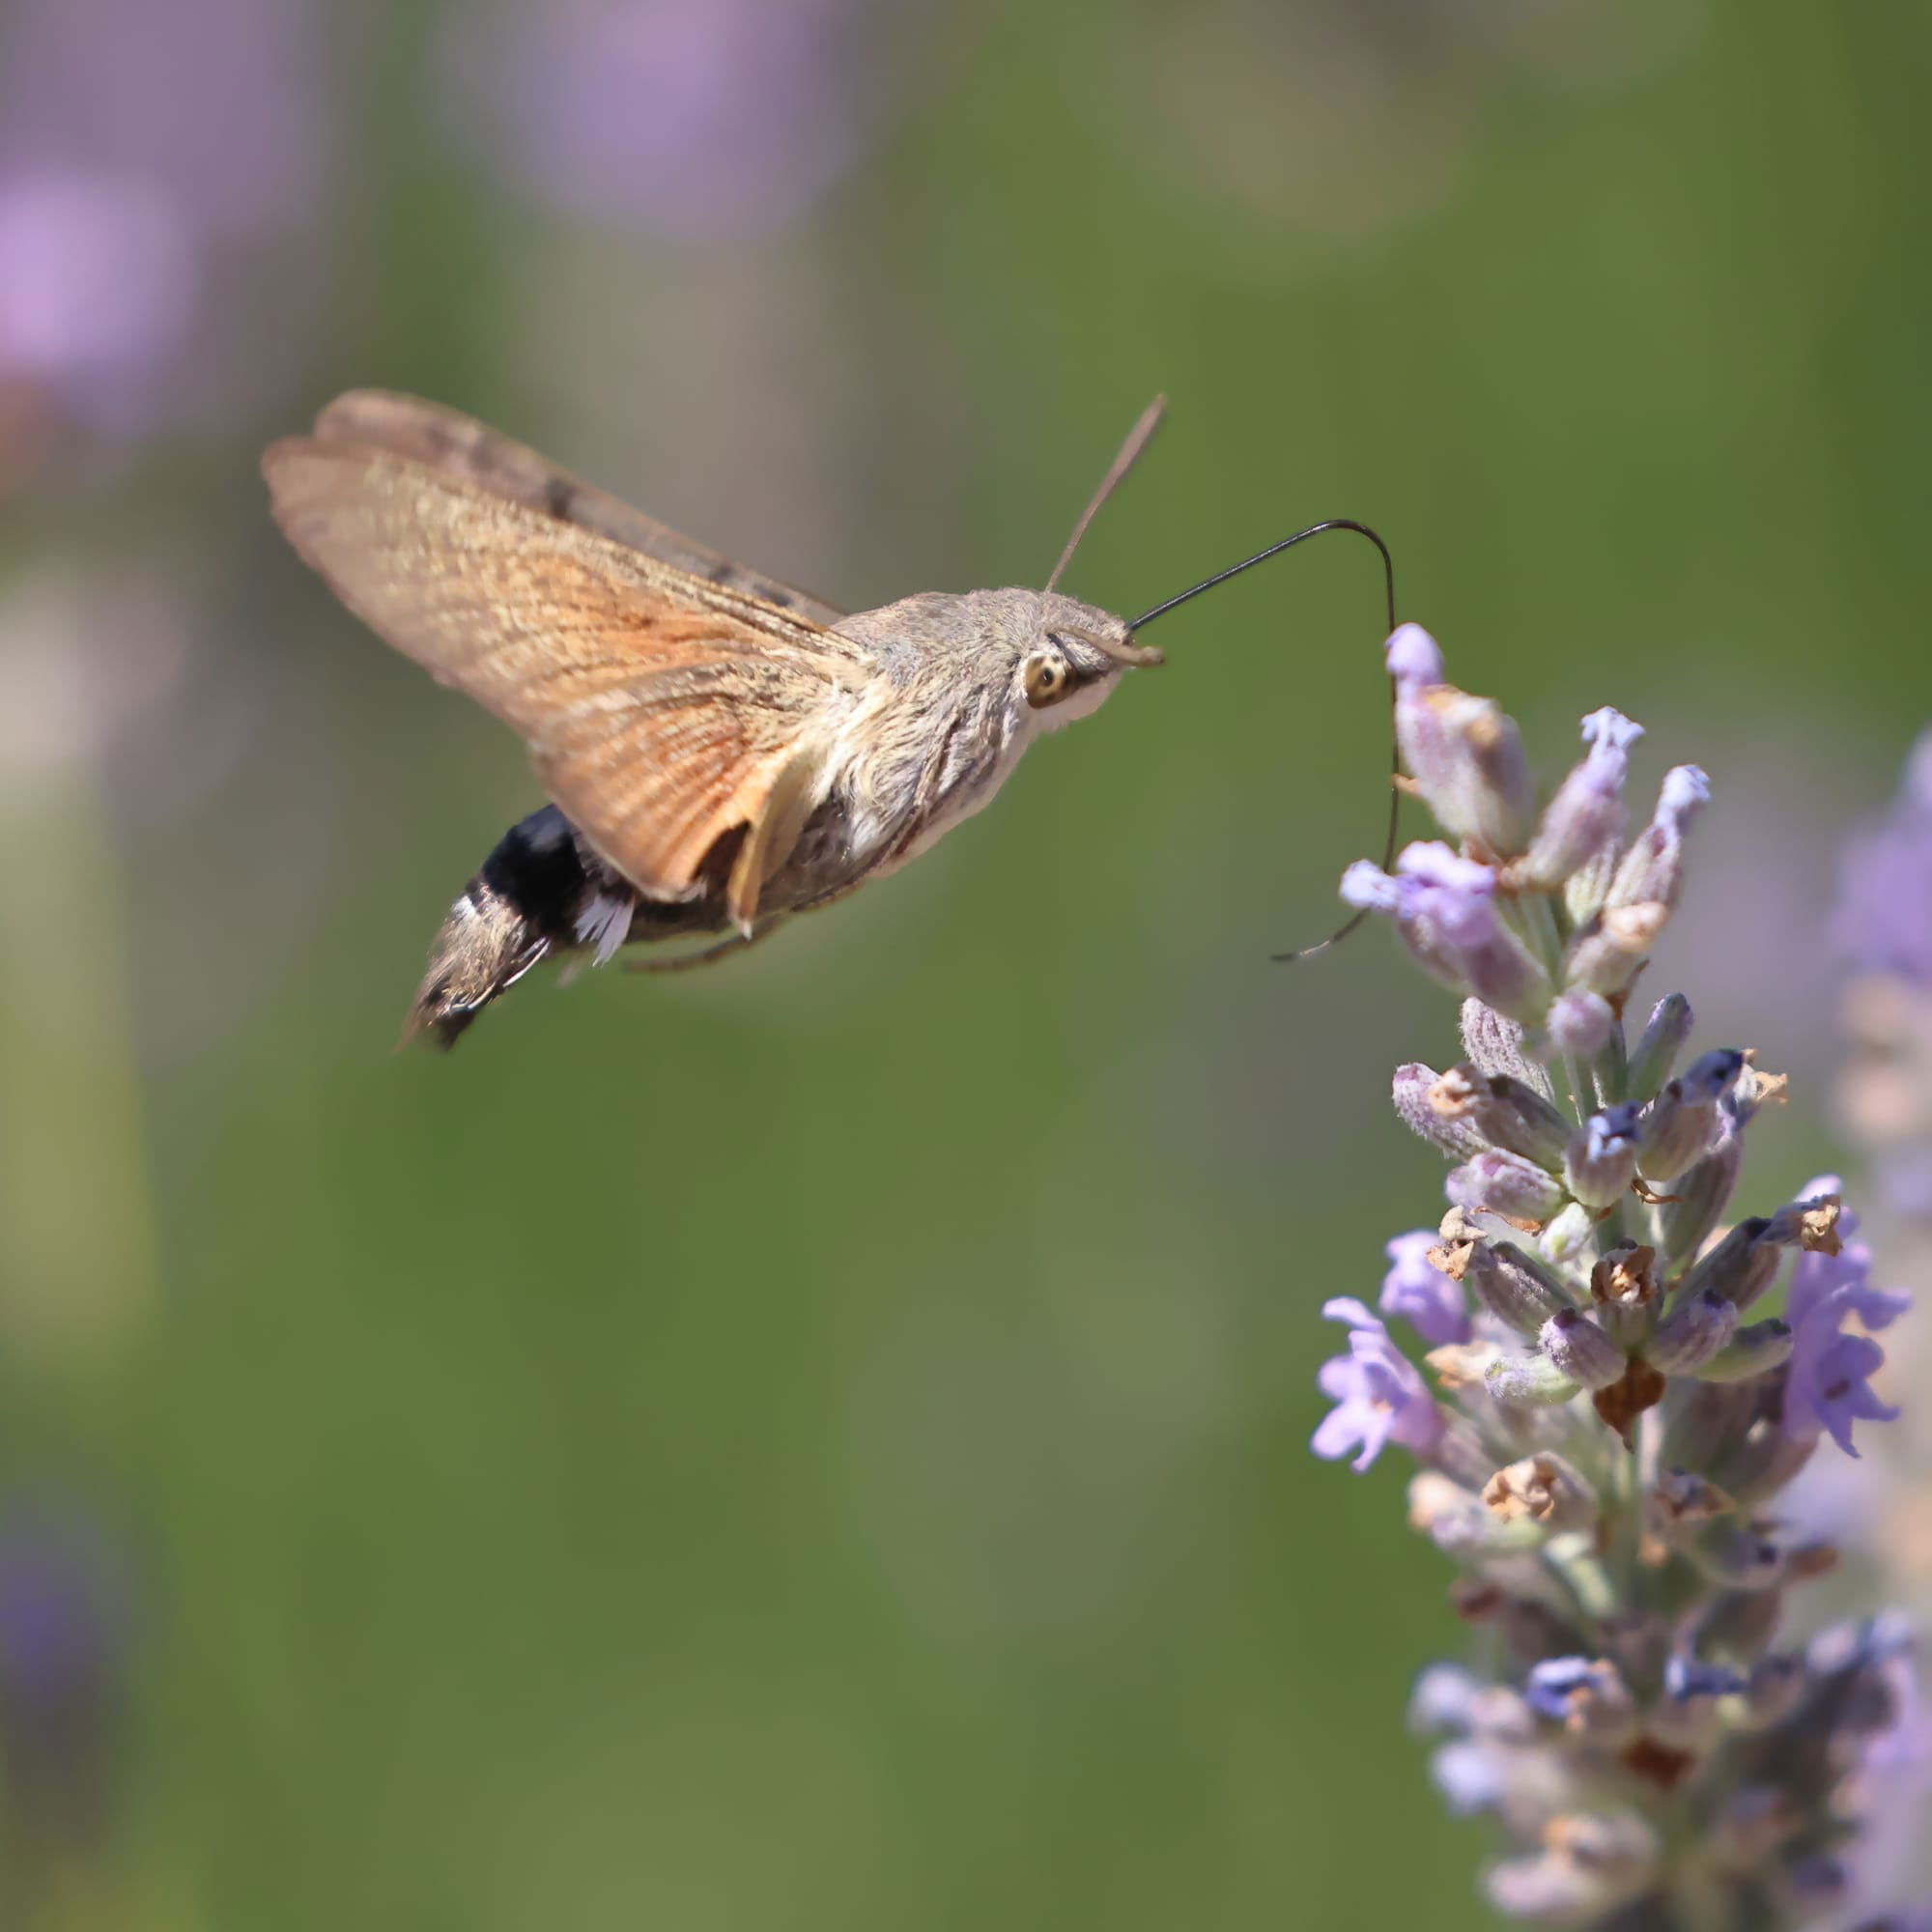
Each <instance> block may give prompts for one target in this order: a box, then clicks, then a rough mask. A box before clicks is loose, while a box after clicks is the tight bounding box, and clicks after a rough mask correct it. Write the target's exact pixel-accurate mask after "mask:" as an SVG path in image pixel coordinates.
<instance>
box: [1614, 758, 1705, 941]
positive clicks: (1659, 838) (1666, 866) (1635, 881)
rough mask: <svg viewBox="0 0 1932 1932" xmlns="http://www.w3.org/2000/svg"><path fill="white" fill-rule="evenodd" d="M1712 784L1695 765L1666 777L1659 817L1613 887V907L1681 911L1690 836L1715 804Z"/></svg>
mask: <svg viewBox="0 0 1932 1932" xmlns="http://www.w3.org/2000/svg"><path fill="white" fill-rule="evenodd" d="M1710 798H1711V781H1710V780H1709V779H1707V778H1706V777H1705V776H1704V774H1703V773H1702V772H1701V771H1699V770H1698V768H1697V767H1696V766H1695V765H1676V766H1673V767H1672V769H1671V770H1669V771H1667V772H1665V773H1664V775H1663V783H1662V787H1661V788H1660V789H1659V791H1658V796H1657V813H1656V816H1655V817H1653V818H1652V820H1651V821H1650V823H1649V824H1648V825H1647V826H1646V827H1645V828H1644V829H1643V831H1641V832H1640V833H1638V834H1637V836H1636V838H1635V841H1634V843H1633V844H1632V846H1631V848H1630V850H1629V851H1628V852H1626V853H1625V854H1624V859H1623V864H1622V865H1620V866H1619V867H1617V875H1616V878H1615V879H1614V881H1612V883H1611V886H1610V895H1609V901H1608V902H1609V904H1610V905H1611V906H1613V907H1615V906H1634V905H1639V904H1643V903H1646V902H1655V903H1659V904H1662V906H1663V907H1664V909H1665V911H1666V912H1668V911H1671V910H1673V909H1674V908H1675V907H1676V904H1677V895H1678V893H1679V892H1680V891H1681V890H1682V888H1683V884H1684V835H1685V833H1686V832H1687V831H1688V830H1689V829H1690V821H1691V820H1692V819H1693V818H1695V817H1696V815H1697V813H1698V812H1699V811H1700V810H1702V809H1703V808H1704V806H1706V805H1707V804H1709V802H1710Z"/></svg>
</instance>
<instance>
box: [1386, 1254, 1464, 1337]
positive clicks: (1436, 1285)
mask: <svg viewBox="0 0 1932 1932" xmlns="http://www.w3.org/2000/svg"><path fill="white" fill-rule="evenodd" d="M1435 1242H1436V1237H1435V1235H1434V1234H1432V1233H1431V1232H1430V1231H1429V1230H1428V1229H1419V1230H1417V1231H1416V1232H1415V1233H1414V1234H1409V1235H1398V1236H1396V1237H1395V1239H1394V1240H1392V1241H1390V1242H1389V1243H1388V1244H1387V1246H1386V1247H1385V1248H1384V1249H1383V1253H1385V1254H1386V1255H1387V1256H1388V1258H1389V1271H1388V1273H1387V1274H1385V1275H1383V1276H1382V1292H1381V1294H1380V1296H1379V1297H1378V1306H1379V1307H1380V1309H1381V1311H1382V1313H1383V1314H1384V1315H1393V1316H1396V1317H1398V1318H1399V1319H1400V1320H1402V1321H1406V1322H1407V1323H1408V1325H1409V1326H1410V1327H1411V1328H1413V1329H1414V1330H1415V1332H1416V1333H1417V1334H1418V1335H1420V1336H1421V1337H1422V1339H1423V1340H1424V1341H1425V1342H1427V1343H1429V1344H1430V1345H1431V1346H1432V1347H1439V1346H1440V1345H1441V1344H1443V1343H1445V1342H1466V1341H1467V1340H1468V1339H1469V1305H1468V1302H1467V1300H1466V1298H1465V1297H1464V1295H1463V1291H1462V1290H1461V1289H1460V1288H1458V1287H1457V1285H1456V1284H1455V1283H1454V1282H1453V1281H1451V1280H1450V1279H1449V1278H1448V1276H1446V1275H1445V1274H1443V1273H1442V1272H1441V1271H1440V1270H1439V1269H1437V1268H1434V1267H1432V1266H1431V1265H1430V1264H1429V1251H1430V1249H1431V1248H1433V1247H1435Z"/></svg>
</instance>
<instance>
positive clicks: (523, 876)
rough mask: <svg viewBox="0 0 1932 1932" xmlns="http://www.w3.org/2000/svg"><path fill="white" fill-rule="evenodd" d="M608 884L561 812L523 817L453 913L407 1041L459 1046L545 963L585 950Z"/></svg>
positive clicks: (434, 950) (548, 809)
mask: <svg viewBox="0 0 1932 1932" xmlns="http://www.w3.org/2000/svg"><path fill="white" fill-rule="evenodd" d="M600 870H601V868H600ZM604 885H605V881H604V880H603V879H602V878H593V877H592V876H591V873H590V871H589V869H588V868H587V867H586V866H585V864H584V859H583V855H582V852H581V850H580V849H579V847H578V843H577V835H576V832H575V831H574V830H573V828H572V826H571V824H570V821H569V820H568V819H567V818H565V817H564V815H563V813H562V812H560V811H559V810H557V809H556V807H555V806H554V805H547V806H545V807H544V808H543V809H542V810H540V811H533V812H531V813H530V815H529V816H528V817H527V818H524V819H520V820H519V821H518V822H517V823H516V824H515V825H513V826H511V827H510V829H509V831H507V832H506V833H504V834H503V836H502V838H499V839H498V840H497V844H496V847H495V849H494V850H493V851H492V852H491V854H490V856H489V857H488V858H487V859H485V860H484V862H483V865H482V867H481V869H480V870H479V871H478V872H477V873H476V876H475V877H474V878H472V879H471V880H470V881H469V884H468V885H467V886H466V887H464V889H463V891H462V893H461V894H460V895H458V897H457V900H456V902H455V904H454V905H452V906H451V907H450V909H449V916H448V918H447V919H445V920H444V921H443V923H442V926H441V929H440V931H439V932H438V933H437V936H436V939H435V941H434V943H433V944H432V945H431V947H430V954H429V966H428V968H427V970H426V971H425V973H424V975H423V980H422V984H421V985H420V986H419V987H418V988H417V989H416V997H415V1003H414V1005H413V1006H412V1008H411V1009H410V1017H409V1024H408V1026H407V1028H406V1029H405V1033H404V1037H405V1038H408V1037H410V1036H411V1035H413V1034H416V1033H426V1034H427V1035H428V1036H429V1037H431V1038H432V1039H433V1040H435V1042H436V1043H437V1044H438V1045H439V1046H441V1047H451V1046H454V1045H455V1044H456V1042H457V1039H458V1038H459V1037H461V1036H462V1034H463V1032H464V1030H465V1029H466V1028H467V1027H468V1026H469V1023H470V1022H471V1021H472V1020H473V1019H475V1017H476V1015H477V1014H478V1013H479V1012H481V1011H482V1010H483V1009H484V1008H485V1007H487V1006H488V1005H489V1004H490V1002H491V1001H492V1000H494V999H495V998H496V997H497V995H498V994H499V993H502V992H504V991H506V990H507V989H508V988H510V987H511V986H514V985H515V984H516V983H517V981H518V980H521V979H522V978H523V977H524V975H525V974H526V973H527V972H528V971H529V970H530V968H531V967H532V966H534V965H536V963H537V962H538V961H539V960H540V959H543V958H545V957H547V956H548V955H549V954H550V953H551V952H554V951H558V950H562V949H566V948H575V947H577V946H578V945H580V944H582V937H581V935H580V931H579V922H580V920H581V919H582V916H583V914H584V913H585V911H586V910H587V909H588V908H589V907H590V905H591V903H592V902H593V901H596V900H597V899H598V898H599V897H600V895H601V893H602V889H603V887H604ZM625 923H626V925H628V917H627V918H626V921H625ZM599 936H600V937H601V936H602V935H601V932H600V935H599Z"/></svg>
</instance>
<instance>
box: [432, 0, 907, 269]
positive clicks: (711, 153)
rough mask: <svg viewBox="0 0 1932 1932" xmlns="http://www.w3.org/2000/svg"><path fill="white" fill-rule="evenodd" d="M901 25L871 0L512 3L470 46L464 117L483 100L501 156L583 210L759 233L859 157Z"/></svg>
mask: <svg viewBox="0 0 1932 1932" xmlns="http://www.w3.org/2000/svg"><path fill="white" fill-rule="evenodd" d="M890 24H891V22H890V20H889V19H888V18H887V17H886V16H885V15H884V14H883V13H882V11H881V10H880V9H878V8H877V7H876V6H875V5H873V4H869V0H781V4H778V5H773V4H771V0H565V4H562V5H559V6H554V7H548V8H537V7H528V6H523V7H513V8H511V9H509V10H508V11H506V12H504V13H502V14H499V16H498V18H497V20H496V22H495V23H494V31H489V32H487V33H486V37H485V39H484V41H483V42H482V43H481V44H480V45H475V44H472V43H471V42H470V40H469V36H467V35H466V36H465V38H464V40H463V41H462V42H461V43H459V45H458V47H457V50H456V54H455V58H454V61H453V66H454V69H455V76H456V80H457V84H458V93H459V97H460V100H459V109H458V111H459V116H460V120H461V122H462V123H463V124H464V125H466V126H467V125H468V124H469V121H470V120H471V119H472V117H473V111H474V108H475V107H478V106H480V108H481V109H482V112H483V117H484V120H485V123H486V126H487V127H488V129H489V134H488V136H486V138H485V139H484V141H483V143H482V146H483V150H484V152H485V154H486V156H488V158H489V159H490V160H491V161H492V162H493V163H494V164H496V165H497V166H499V167H501V168H503V169H504V170H505V171H506V172H508V173H510V174H511V175H513V176H515V177H517V178H519V179H521V180H522V181H523V182H524V183H525V184H526V185H527V186H528V187H529V188H530V189H531V190H532V191H533V192H535V193H536V194H538V195H540V196H542V197H544V198H546V199H548V200H550V201H553V202H554V203H555V204H556V205H557V206H558V207H559V208H561V209H563V210H565V211H566V212H568V213H574V214H578V215H582V216H586V217H588V218H590V219H592V220H597V221H604V222H609V223H611V224H613V225H615V226H619V227H628V228H635V229H640V230H644V231H646V232H654V233H658V234H664V235H669V236H673V237H677V238H680V239H697V238H711V237H718V236H732V235H743V234H748V233H755V232H757V231H759V230H764V229H771V228H777V227H781V226H782V225H783V224H784V223H786V222H787V221H790V220H792V219H794V218H795V217H796V216H798V215H799V214H801V213H803V212H804V211H805V210H806V209H807V208H809V207H810V205H811V204H812V203H813V202H814V201H816V200H817V199H818V198H819V196H821V195H822V194H823V193H824V192H825V191H826V190H827V189H828V188H829V187H831V185H833V184H834V183H835V182H836V181H838V178H839V177H840V176H841V175H843V174H844V173H845V172H846V171H847V170H848V169H849V168H850V167H851V166H852V164H853V163H854V162H855V161H856V160H857V159H858V157H859V156H860V154H861V153H862V152H863V150H864V147H865V144H866V141H867V136H868V134H869V132H870V129H871V126H872V124H873V123H874V122H875V121H876V119H877V116H878V112H879V108H880V105H881V101H880V96H881V95H882V93H883V91H884V90H883V87H882V80H883V75H882V74H881V72H880V71H879V70H880V65H881V63H880V61H879V49H880V46H881V43H882V40H883V39H884V38H886V36H887V29H888V27H889V26H890ZM497 136H500V139H497V138H494V137H497Z"/></svg>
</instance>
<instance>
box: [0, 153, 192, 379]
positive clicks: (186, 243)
mask: <svg viewBox="0 0 1932 1932" xmlns="http://www.w3.org/2000/svg"><path fill="white" fill-rule="evenodd" d="M198 278H199V270H198V265H197V263H196V260H195V253H194V247H193V243H192V241H190V239H189V236H188V233H187V230H186V227H185V224H184V223H183V221H182V219H181V217H180V214H179V213H178V211H177V210H176V208H175V205H174V204H173V203H172V202H171V201H170V200H169V199H168V198H167V196H165V195H164V194H162V193H160V192H159V191H158V190H156V188H154V187H153V186H152V185H149V184H147V183H145V182H142V181H140V180H138V179H136V178H134V177H131V176H114V175H87V174H81V173H78V172H58V171H47V172H43V173H40V174H23V175H18V176H15V177H14V178H13V179H12V180H7V179H4V178H0V373H4V374H6V375H11V376H13V377H15V378H17V379H20V380H23V381H26V382H29V383H33V384H40V385H44V386H45V387H47V388H48V389H50V390H52V391H53V392H54V393H55V394H56V395H57V396H58V397H59V398H60V399H61V401H62V402H63V403H64V404H65V405H66V406H67V407H69V408H70V409H71V410H72V411H73V412H75V413H78V414H80V415H83V416H89V415H93V414H94V413H96V412H97V411H98V410H99V409H100V408H103V407H104V408H107V409H110V410H111V409H112V408H113V399H114V398H115V397H116V396H117V395H118V394H120V393H122V392H125V390H126V389H127V388H128V385H129V384H136V385H138V384H143V383H145V382H147V381H149V380H151V379H152V377H153V375H154V373H155V371H156V369H158V368H159V367H160V366H161V365H163V364H165V363H166V362H167V360H168V359H169V358H170V357H171V356H173V355H175V353H176V352H177V351H178V350H179V349H180V347H181V345H182V343H183V340H184V339H185V336H186V334H187V330H188V326H189V323H190V321H191V319H192V317H193V313H194V306H195V298H196V283H197V281H198Z"/></svg>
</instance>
